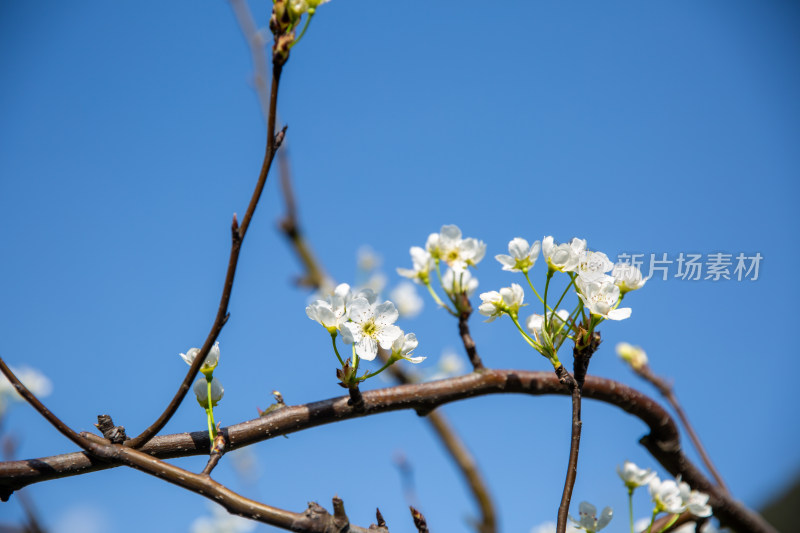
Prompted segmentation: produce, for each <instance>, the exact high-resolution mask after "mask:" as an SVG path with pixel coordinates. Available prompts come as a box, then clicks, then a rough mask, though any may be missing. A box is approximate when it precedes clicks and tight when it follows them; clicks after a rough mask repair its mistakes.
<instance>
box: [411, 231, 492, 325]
mask: <svg viewBox="0 0 800 533" xmlns="http://www.w3.org/2000/svg"><path fill="white" fill-rule="evenodd" d="M410 253H411V263H412V268H398V269H397V273H398V274H400V275H401V276H403V277H405V278H408V279H410V280H412V281H413V282H414V283H417V284H420V285H424V286H425V287H427V289H428V291H429V292H430V294H431V296H433V299H434V300H435V301H436V303H437V304H439V305H440V306H441V307H443V308H445V309H447V310H448V311H449V312H450V313H451V314H453V315H458V312H459V311H461V309H462V307H463V306H464V301H463V298H469V296H471V295H472V294H473V293H474V292H475V290H476V289H477V288H478V280H477V278H475V277H474V276H473V275H472V274H471V272H470V271H469V268H470V267H473V268H474V267H476V266H477V265H478V263H480V262H481V260H482V259H483V258H484V256H485V255H486V243H484V242H483V241H481V240H478V239H475V238H474V237H467V238H465V237H464V236H463V235H462V233H461V229H460V228H459V227H458V226H455V225H452V224H450V225H444V226H442V228H441V230H440V231H439V232H438V233H431V234H430V235H429V236H428V239H427V241H426V243H425V247H424V248H422V247H420V246H412V247H411V249H410ZM443 264H444V265H445V266H446V267H447V270H445V272H444V274H442V265H443ZM434 275H435V278H436V279H437V280H438V281H439V284H440V285H441V287H442V290H443V291H444V293H445V295H446V296H447V299H448V300H449V301H450V303H449V304H448V303H445V302H444V301H443V300H442V299H441V298H440V297H439V295H438V294H437V293H436V291H435V290H434V288H433V286H432V284H431V278H432V276H434Z"/></svg>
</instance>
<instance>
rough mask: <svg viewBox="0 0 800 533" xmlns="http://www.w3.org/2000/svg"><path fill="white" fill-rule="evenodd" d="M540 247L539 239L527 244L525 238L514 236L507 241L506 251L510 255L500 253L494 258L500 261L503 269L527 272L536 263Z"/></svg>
mask: <svg viewBox="0 0 800 533" xmlns="http://www.w3.org/2000/svg"><path fill="white" fill-rule="evenodd" d="M541 247H542V243H540V242H539V241H536V242H534V243H533V245H529V244H528V241H526V240H525V239H523V238H521V237H516V238H514V239H511V242H509V243H508V253H509V254H511V255H505V254H500V255H496V256H494V258H495V259H497V260H498V261H500V263H501V264H502V265H503V270H507V271H511V272H527V271H528V270H530V269H531V267H532V266H533V264H534V263H536V258H537V257H539V250H541Z"/></svg>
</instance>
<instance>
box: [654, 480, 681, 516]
mask: <svg viewBox="0 0 800 533" xmlns="http://www.w3.org/2000/svg"><path fill="white" fill-rule="evenodd" d="M648 490H649V491H650V497H651V498H652V499H653V503H655V504H656V509H658V511H659V512H660V511H666V512H668V513H671V514H681V513H682V512H684V511H685V510H686V503H685V502H684V501H683V498H682V497H681V489H680V487H679V486H678V483H677V482H675V481H674V480H672V479H667V480H665V481H661V480H660V479H659V478H658V477H654V478H653V479H651V480H650V484H649V486H648Z"/></svg>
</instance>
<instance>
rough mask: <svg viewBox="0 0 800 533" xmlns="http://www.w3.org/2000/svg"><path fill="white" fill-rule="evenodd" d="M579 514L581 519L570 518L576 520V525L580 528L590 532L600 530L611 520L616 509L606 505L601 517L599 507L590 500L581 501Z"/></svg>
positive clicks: (594, 532)
mask: <svg viewBox="0 0 800 533" xmlns="http://www.w3.org/2000/svg"><path fill="white" fill-rule="evenodd" d="M578 514H579V516H580V520H575V519H574V518H572V516H570V517H569V518H570V520H572V521H573V522H575V525H576V526H577V527H578V528H579V529H585V530H586V531H588V532H589V533H596V532H597V531H600V530H601V529H603V528H604V527H606V526H607V525H608V523H609V522H611V518H612V517H613V516H614V511H613V510H612V509H611V507H606V508H604V509H603V511H602V512H601V513H600V517H599V518H598V516H597V508H596V507H595V506H594V505H592V504H591V503H589V502H581V503H580V505H579V506H578Z"/></svg>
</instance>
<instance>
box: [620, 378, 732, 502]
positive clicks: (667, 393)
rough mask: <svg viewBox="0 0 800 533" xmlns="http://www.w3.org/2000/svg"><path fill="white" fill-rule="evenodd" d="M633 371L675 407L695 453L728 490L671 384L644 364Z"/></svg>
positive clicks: (724, 488)
mask: <svg viewBox="0 0 800 533" xmlns="http://www.w3.org/2000/svg"><path fill="white" fill-rule="evenodd" d="M635 372H636V373H637V374H639V376H641V377H642V378H644V379H645V380H647V381H649V382H650V383H652V384H653V385H654V386H655V387H656V388H657V389H658V392H660V393H661V395H662V396H664V398H665V399H666V400H667V401H668V402H669V404H670V405H671V406H672V408H673V409H675V413H676V414H677V415H678V418H679V419H680V421H681V423H682V424H683V427H684V428H685V429H686V433H688V434H689V439H690V440H691V441H692V444H693V445H694V447H695V449H696V450H697V453H698V454H699V455H700V458H701V459H702V460H703V463H704V464H705V465H706V468H708V471H709V472H710V473H711V475H712V476H713V477H714V479H715V480H716V482H717V485H719V487H720V488H721V489H722V490H724V491H725V492H730V491H728V487H727V486H726V485H725V482H724V481H723V480H722V476H721V475H720V473H719V471H718V470H717V469H716V468H715V467H714V464H713V463H712V462H711V457H710V456H709V455H708V453H706V449H705V448H704V447H703V444H702V443H701V442H700V437H698V435H697V433H696V432H695V430H694V427H692V424H690V423H689V417H688V416H686V413H685V412H684V410H683V408H682V407H681V404H680V403H679V402H678V398H677V397H676V396H675V391H674V390H673V388H672V385H671V384H670V383H668V382H667V380H665V379H664V378H662V377H660V376H657V375H656V374H654V373H653V371H652V369H651V368H650V367H649V366H648V365H646V364H645V365H644V366H642V367H640V368H638V369H635Z"/></svg>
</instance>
